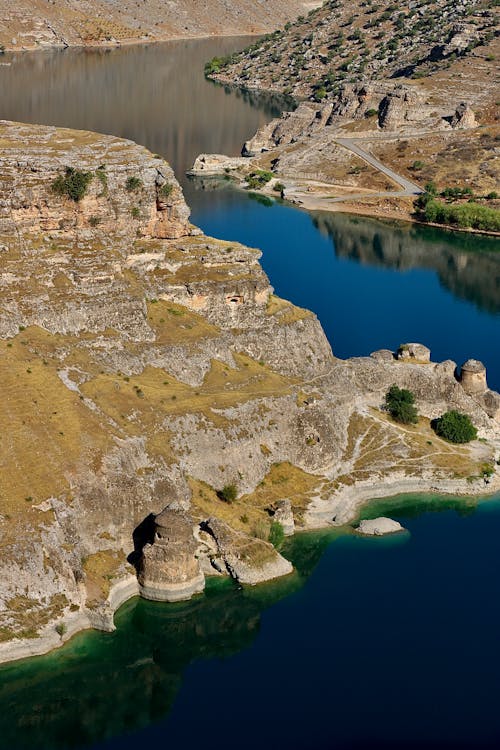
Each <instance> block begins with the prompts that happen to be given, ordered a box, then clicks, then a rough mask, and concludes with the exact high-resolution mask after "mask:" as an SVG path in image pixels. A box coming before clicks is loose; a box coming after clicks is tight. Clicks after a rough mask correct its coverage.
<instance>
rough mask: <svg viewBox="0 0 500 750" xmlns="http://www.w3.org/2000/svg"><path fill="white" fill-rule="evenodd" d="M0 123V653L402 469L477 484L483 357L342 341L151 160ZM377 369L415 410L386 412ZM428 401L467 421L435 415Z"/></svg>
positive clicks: (403, 484) (498, 421) (493, 477)
mask: <svg viewBox="0 0 500 750" xmlns="http://www.w3.org/2000/svg"><path fill="white" fill-rule="evenodd" d="M0 141H1V144H2V145H1V148H0V168H1V170H2V175H3V176H4V179H3V182H2V187H1V194H0V285H1V288H2V299H1V302H0V350H1V353H2V357H1V358H0V370H1V373H2V379H3V383H4V388H5V393H6V396H5V398H4V399H3V400H2V402H0V420H1V421H2V424H5V425H7V426H8V432H7V435H8V440H7V447H6V450H5V451H4V452H3V453H2V458H1V464H0V469H1V471H0V495H1V497H2V505H1V507H0V552H1V555H0V568H1V572H2V575H1V576H0V659H3V660H9V659H14V658H22V656H27V655H30V654H34V653H41V652H42V651H46V650H50V649H52V648H55V647H56V646H57V645H59V644H60V643H62V642H64V641H65V640H67V637H70V636H71V635H72V634H73V633H74V632H77V631H78V630H81V629H83V628H88V627H94V628H97V629H101V630H106V631H110V630H112V629H113V628H114V624H113V614H114V611H115V610H116V609H117V607H119V606H120V605H121V604H122V603H123V602H124V601H126V600H127V599H128V598H130V597H131V596H135V595H137V594H138V593H140V594H142V595H143V596H145V597H147V598H151V599H156V600H162V601H175V600H180V599H184V598H189V597H190V596H192V595H193V594H196V593H199V592H200V591H201V590H202V589H203V587H204V582H205V577H206V576H207V575H226V576H231V577H232V578H235V579H236V580H237V581H239V582H240V583H242V584H248V585H254V584H257V583H259V582H261V581H264V580H270V579H272V578H275V577H278V576H283V575H288V574H290V572H291V570H292V568H291V565H290V563H289V562H288V561H287V560H285V558H284V557H283V556H282V555H280V553H279V550H278V549H277V548H276V546H275V544H274V543H273V539H275V537H274V536H273V534H275V533H276V531H277V529H278V527H279V528H280V529H282V533H291V532H293V530H294V529H296V530H297V531H300V530H301V529H307V528H313V527H317V528H319V527H323V526H329V525H344V524H346V523H350V522H351V521H352V519H353V518H354V517H355V514H356V512H357V510H358V509H359V505H360V502H362V501H363V499H367V500H368V499H371V498H373V497H377V496H381V495H384V496H385V495H387V494H390V495H393V494H394V493H396V492H400V491H427V490H429V491H435V490H436V488H438V489H439V490H440V491H446V492H451V493H453V494H456V493H457V492H465V493H467V494H483V493H484V491H485V490H486V491H488V492H490V491H491V492H494V491H496V490H497V488H498V479H499V478H498V459H499V448H500V445H499V439H500V395H498V394H496V393H494V392H493V391H491V390H490V389H489V388H488V386H487V380H486V370H485V368H484V367H483V366H482V365H481V364H480V363H477V362H475V361H469V362H467V363H465V364H464V365H463V366H462V367H461V368H457V366H456V363H454V362H451V361H447V362H439V363H435V362H432V361H431V357H430V352H429V350H428V349H427V348H426V347H424V346H422V345H420V344H415V343H410V344H405V345H402V346H400V347H399V349H398V350H397V351H395V352H394V351H390V350H381V351H378V352H373V353H372V354H371V355H370V356H368V357H354V358H351V359H348V360H340V359H338V358H336V357H335V356H334V355H333V353H332V351H331V348H330V345H329V343H328V341H327V339H326V337H325V335H324V332H323V330H322V329H321V326H320V324H319V321H318V320H317V318H316V317H315V316H314V315H313V314H312V313H311V312H309V311H307V310H303V309H301V308H297V307H295V306H293V305H292V304H291V303H289V302H287V301H286V300H282V299H280V298H278V297H276V296H275V295H274V294H273V291H272V288H271V286H270V284H269V280H268V279H267V277H266V275H265V274H264V272H263V270H262V268H261V266H260V264H259V257H260V253H259V251H257V250H253V249H250V248H246V247H244V246H241V245H238V244H237V243H234V242H233V243H231V242H224V241H221V240H215V239H213V238H210V237H206V236H204V235H203V234H202V233H201V231H200V230H199V229H197V228H196V227H194V226H193V225H192V224H191V223H190V221H189V209H188V207H187V206H186V203H185V201H184V197H183V195H182V192H181V190H180V187H179V185H178V183H177V181H176V179H175V176H174V174H173V172H172V170H171V168H170V167H169V165H168V164H166V163H165V162H164V161H163V160H162V159H160V158H158V157H155V156H153V155H152V154H150V153H149V152H148V151H147V150H146V149H144V148H143V147H141V146H138V145H136V144H134V143H132V142H130V141H124V140H122V139H119V138H113V137H110V136H103V135H99V134H95V133H89V132H83V131H72V130H67V129H58V128H51V127H41V126H28V125H22V124H19V123H9V122H1V123H0ZM393 384H397V385H398V386H399V387H401V388H411V390H412V391H413V392H414V394H415V398H416V402H417V405H418V411H419V414H420V419H419V422H418V424H417V425H415V426H411V427H407V426H404V425H398V424H396V423H394V422H393V421H392V420H391V419H390V418H389V416H388V415H387V413H386V412H385V411H384V409H383V402H384V396H385V393H386V392H387V390H388V388H390V387H391V386H392V385H393ZM448 409H457V410H459V411H461V412H463V413H465V414H467V415H469V417H470V418H471V419H472V421H473V423H474V425H475V426H476V428H477V430H478V434H479V437H480V438H481V440H477V441H474V442H473V443H471V444H470V445H468V446H454V445H451V444H449V443H446V442H445V441H444V440H442V439H441V438H439V437H437V436H436V434H435V433H434V432H433V430H432V428H431V420H433V419H435V418H436V417H438V416H440V415H441V414H442V413H443V412H444V411H446V410H448ZM27 444H29V446H30V450H29V451H27V450H26V445H27ZM378 493H381V495H380V494H378ZM278 546H279V545H278Z"/></svg>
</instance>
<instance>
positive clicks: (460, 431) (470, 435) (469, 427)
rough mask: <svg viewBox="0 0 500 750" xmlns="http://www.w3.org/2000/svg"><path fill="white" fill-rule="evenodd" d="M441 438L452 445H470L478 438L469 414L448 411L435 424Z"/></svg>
mask: <svg viewBox="0 0 500 750" xmlns="http://www.w3.org/2000/svg"><path fill="white" fill-rule="evenodd" d="M433 427H434V430H435V431H436V434H437V435H439V437H442V438H444V439H445V440H449V441H450V443H469V442H470V441H471V440H475V439H476V437H477V430H476V428H475V427H474V425H473V424H472V422H471V421H470V418H469V417H468V416H467V414H461V413H460V412H458V411H455V410H453V411H447V412H445V413H444V414H443V415H442V416H441V417H439V419H436V421H435V422H434V424H433Z"/></svg>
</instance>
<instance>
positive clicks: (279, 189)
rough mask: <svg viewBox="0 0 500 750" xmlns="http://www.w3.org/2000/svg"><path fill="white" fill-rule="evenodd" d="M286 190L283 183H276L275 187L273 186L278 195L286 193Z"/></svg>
mask: <svg viewBox="0 0 500 750" xmlns="http://www.w3.org/2000/svg"><path fill="white" fill-rule="evenodd" d="M284 189H285V186H284V185H283V183H282V182H276V183H275V184H274V186H273V190H274V191H275V192H276V193H282V192H283V191H284Z"/></svg>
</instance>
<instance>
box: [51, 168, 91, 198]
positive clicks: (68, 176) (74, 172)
mask: <svg viewBox="0 0 500 750" xmlns="http://www.w3.org/2000/svg"><path fill="white" fill-rule="evenodd" d="M91 181H92V173H91V172H81V171H80V170H79V169H74V168H73V167H66V170H65V173H64V175H59V176H58V177H56V179H55V180H54V182H53V183H52V190H53V191H54V193H57V194H58V195H66V196H67V197H68V198H71V200H73V201H75V203H78V202H79V201H80V200H81V199H82V198H83V196H84V195H85V193H86V192H87V188H88V186H89V184H90V183H91Z"/></svg>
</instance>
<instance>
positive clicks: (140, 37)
mask: <svg viewBox="0 0 500 750" xmlns="http://www.w3.org/2000/svg"><path fill="white" fill-rule="evenodd" d="M317 5H319V3H318V2H302V0H286V1H285V0H271V2H269V0H266V1H265V2H264V0H252V1H250V0H232V1H231V2H224V0H210V2H204V3H200V2H197V0H176V1H175V2H162V0H145V2H142V3H137V2H132V1H131V0H124V1H122V0H120V2H118V0H83V2H78V3H77V2H74V0H58V2H57V3H47V2H45V1H44V0H20V1H19V2H17V1H16V2H13V1H12V0H1V2H0V9H1V20H0V44H2V45H4V46H5V48H7V49H12V50H23V49H37V48H40V47H54V46H56V47H57V46H63V47H65V46H73V45H82V44H83V45H88V44H91V45H92V44H120V43H126V42H130V41H158V40H162V39H171V38H174V37H175V38H178V37H195V36H211V35H236V34H260V33H263V32H265V31H270V30H272V29H273V28H275V27H276V26H279V25H281V24H283V23H285V22H287V21H290V20H291V19H294V18H296V17H297V16H298V15H300V13H303V12H304V11H306V10H310V9H311V8H313V7H315V6H317Z"/></svg>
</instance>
